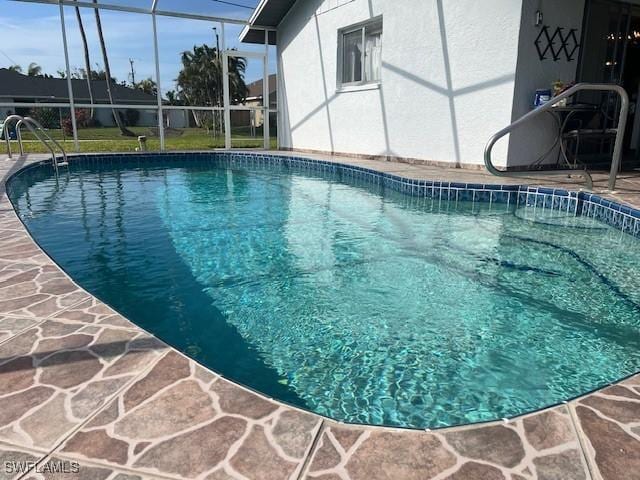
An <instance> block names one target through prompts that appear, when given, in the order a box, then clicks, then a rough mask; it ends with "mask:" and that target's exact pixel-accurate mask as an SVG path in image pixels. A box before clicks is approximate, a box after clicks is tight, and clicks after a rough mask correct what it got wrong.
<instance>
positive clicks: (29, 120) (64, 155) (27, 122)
mask: <svg viewBox="0 0 640 480" xmlns="http://www.w3.org/2000/svg"><path fill="white" fill-rule="evenodd" d="M20 123H24V124H25V125H26V126H27V128H29V125H30V124H31V125H33V126H34V127H35V129H36V130H37V131H38V132H39V133H41V134H42V135H44V137H45V138H46V139H47V140H49V141H50V142H51V143H53V144H54V145H55V146H56V147H58V149H59V150H60V153H62V159H63V163H62V164H59V163H58V159H57V157H56V155H55V152H54V150H53V148H51V147H49V146H48V148H49V150H50V151H51V152H52V154H53V163H54V164H55V166H56V168H57V167H58V165H68V164H69V160H68V159H67V152H66V151H65V150H64V148H63V147H62V145H60V143H59V142H58V141H57V140H55V139H54V138H52V137H51V135H49V134H48V133H47V132H46V130H45V129H44V128H42V125H41V124H40V122H38V121H37V120H36V119H34V118H33V117H24V118H23V119H22V121H21V122H18V124H20ZM29 130H30V131H31V133H33V134H34V135H35V136H36V137H37V138H38V140H40V141H41V142H42V143H44V144H47V142H45V141H44V140H43V139H42V137H41V136H40V135H39V134H38V133H37V132H36V131H35V130H34V129H32V128H29ZM19 131H20V129H19V128H18V132H19ZM18 135H19V133H18ZM21 143H22V142H21Z"/></svg>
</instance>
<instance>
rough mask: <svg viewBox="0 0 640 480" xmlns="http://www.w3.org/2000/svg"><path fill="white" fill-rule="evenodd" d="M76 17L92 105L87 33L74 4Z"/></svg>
mask: <svg viewBox="0 0 640 480" xmlns="http://www.w3.org/2000/svg"><path fill="white" fill-rule="evenodd" d="M77 1H78V0H76V2H77ZM75 8H76V18H77V19H78V28H79V29H80V36H81V37H82V46H83V48H84V66H85V70H86V73H87V75H86V77H87V88H88V89H89V103H90V104H91V105H93V86H92V84H91V60H90V58H89V44H88V43H87V34H86V32H85V31H84V24H83V23H82V15H80V7H78V6H77V5H76V7H75ZM91 117H92V118H93V107H92V108H91Z"/></svg>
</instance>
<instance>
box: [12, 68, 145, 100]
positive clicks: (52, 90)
mask: <svg viewBox="0 0 640 480" xmlns="http://www.w3.org/2000/svg"><path fill="white" fill-rule="evenodd" d="M71 84H72V88H73V98H74V100H75V101H76V102H78V103H89V87H88V85H87V81H86V80H77V79H72V80H71ZM91 85H92V90H93V96H94V99H93V100H94V102H95V103H109V96H108V95H107V85H106V82H105V81H104V80H92V82H91ZM111 91H112V93H113V99H114V101H115V102H118V103H132V104H143V105H155V104H157V99H156V96H155V95H149V94H148V93H144V92H143V91H142V90H138V89H134V88H129V87H125V86H123V85H118V84H114V85H111ZM0 98H11V99H14V100H20V99H36V100H46V101H49V102H56V101H57V102H67V101H69V90H68V86H67V80H66V79H64V78H46V77H30V76H28V75H23V74H21V73H18V72H14V71H12V70H8V69H6V68H0Z"/></svg>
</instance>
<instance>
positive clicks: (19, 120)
mask: <svg viewBox="0 0 640 480" xmlns="http://www.w3.org/2000/svg"><path fill="white" fill-rule="evenodd" d="M13 123H15V127H14V131H15V134H16V139H17V140H18V145H19V146H20V156H21V157H22V156H24V145H23V143H22V133H21V131H20V129H21V127H22V126H23V125H24V126H25V127H27V129H28V130H29V131H30V132H31V133H32V134H33V136H34V137H36V138H37V139H38V140H40V142H41V143H42V144H43V145H44V146H45V147H47V150H49V152H51V162H52V164H53V168H54V169H55V171H56V172H57V171H58V167H66V166H68V165H69V160H68V158H67V152H65V150H64V148H63V147H62V145H60V143H59V142H57V141H56V140H54V139H53V138H51V135H49V134H48V133H47V132H46V131H45V129H44V128H42V125H40V123H39V122H38V121H37V120H35V119H34V118H32V117H22V116H20V115H9V116H8V117H7V118H6V119H5V121H4V124H3V126H2V132H3V134H4V139H5V142H6V144H7V155H8V156H9V158H13V155H12V152H11V139H10V133H9V132H10V130H9V129H10V127H11V124H13ZM54 147H57V148H58V150H60V153H62V161H60V159H59V158H58V156H57V155H56V151H55V149H54Z"/></svg>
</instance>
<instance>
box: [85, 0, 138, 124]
mask: <svg viewBox="0 0 640 480" xmlns="http://www.w3.org/2000/svg"><path fill="white" fill-rule="evenodd" d="M93 3H95V4H96V5H97V4H98V0H93ZM94 12H95V15H96V27H97V29H98V39H99V40H100V49H101V50H102V59H103V61H104V72H105V83H106V84H107V96H108V97H109V103H110V104H111V105H113V93H112V91H111V68H110V67H109V56H108V55H107V45H106V43H105V41H104V34H103V32H102V21H101V20H100V9H99V8H94ZM112 113H113V119H114V121H115V122H116V125H117V126H118V129H120V133H121V134H122V135H124V136H126V137H135V133H133V132H132V131H131V130H129V129H128V128H126V127H125V126H124V124H123V123H122V120H121V118H120V115H119V114H118V112H117V111H116V109H115V108H113V109H112Z"/></svg>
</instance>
